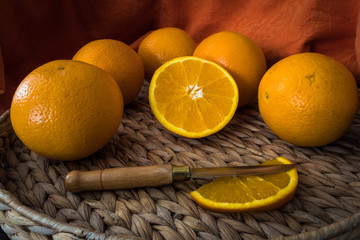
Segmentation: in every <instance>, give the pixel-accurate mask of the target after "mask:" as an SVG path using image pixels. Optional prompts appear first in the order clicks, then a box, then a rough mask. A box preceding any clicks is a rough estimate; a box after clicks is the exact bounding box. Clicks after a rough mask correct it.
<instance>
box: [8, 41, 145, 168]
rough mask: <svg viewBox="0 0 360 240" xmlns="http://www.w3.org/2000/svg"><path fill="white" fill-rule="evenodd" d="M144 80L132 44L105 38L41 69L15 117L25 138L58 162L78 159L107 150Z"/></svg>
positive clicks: (21, 92)
mask: <svg viewBox="0 0 360 240" xmlns="http://www.w3.org/2000/svg"><path fill="white" fill-rule="evenodd" d="M143 81H144V66H143V63H142V60H141V58H140V56H139V55H138V54H137V53H136V52H135V51H134V50H133V49H132V48H131V47H130V46H128V45H126V44H125V43H123V42H121V41H117V40H112V39H101V40H96V41H92V42H89V43H88V44H86V45H85V46H83V47H82V48H81V49H80V50H79V51H78V52H77V53H76V54H75V55H74V57H73V59H72V60H70V59H68V60H55V61H51V62H48V63H45V64H44V65H42V66H40V67H38V68H36V69H35V70H33V71H32V72H31V73H29V74H28V75H27V76H26V77H25V78H24V79H23V81H22V82H21V83H20V84H19V86H18V88H17V90H16V91H15V93H14V96H13V100H12V103H11V110H10V119H11V123H12V126H13V129H14V132H15V133H16V134H17V136H18V137H19V139H20V140H21V141H22V142H23V143H24V144H25V145H26V146H27V147H28V148H29V149H31V150H33V151H34V152H36V153H38V154H40V155H42V156H45V157H47V158H50V159H54V160H64V161H65V160H67V161H70V160H77V159H81V158H84V157H87V156H89V155H91V154H93V153H95V152H97V151H98V150H100V149H101V148H102V147H103V146H105V145H106V144H107V143H108V142H109V141H110V140H111V138H112V137H113V136H114V134H115V133H116V131H117V129H118V127H119V125H120V124H121V120H122V115H123V108H124V104H127V103H130V102H131V101H133V100H134V99H135V97H136V96H137V95H138V93H139V91H140V89H141V87H142V84H143Z"/></svg>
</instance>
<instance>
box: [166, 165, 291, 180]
mask: <svg viewBox="0 0 360 240" xmlns="http://www.w3.org/2000/svg"><path fill="white" fill-rule="evenodd" d="M295 166H296V164H279V165H256V166H240V167H214V168H190V167H189V166H173V168H172V171H173V181H186V180H189V179H191V178H211V177H222V176H241V175H261V174H271V173H278V172H284V171H288V170H290V169H292V168H294V167H295Z"/></svg>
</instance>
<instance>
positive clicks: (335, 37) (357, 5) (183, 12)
mask: <svg viewBox="0 0 360 240" xmlns="http://www.w3.org/2000/svg"><path fill="white" fill-rule="evenodd" d="M359 10H360V1H358V0H346V1H338V0H302V1H298V0H266V1H264V0H230V1H223V0H196V1H193V0H182V1H177V0H158V1H156V0H101V1H99V0H95V1H81V0H62V1H46V0H42V1H33V0H3V1H1V2H0V113H3V112H4V111H5V110H7V109H9V107H10V102H11V98H12V95H13V93H14V91H15V89H16V87H17V85H18V84H19V82H20V81H21V80H22V79H23V78H24V77H25V76H26V75H27V74H28V73H29V72H30V71H31V70H33V69H34V68H36V67H38V66H39V65H41V64H44V63H46V62H47V61H50V60H55V59H66V58H71V57H72V56H73V55H74V53H75V52H76V51H77V50H78V49H79V48H80V47H81V46H83V45H84V44H86V43H87V42H89V41H91V40H95V39H100V38H112V39H118V40H120V41H123V42H125V43H127V44H131V46H132V47H134V48H135V49H136V48H137V46H138V44H139V43H140V41H141V39H142V37H143V36H144V35H146V34H147V33H148V32H149V31H152V30H155V29H158V28H161V27H168V26H173V27H179V28H182V29H184V30H185V31H187V32H188V33H189V34H190V35H191V36H192V37H193V38H194V40H195V41H196V42H200V41H201V40H202V39H204V38H205V37H207V36H209V35H210V34H212V33H215V32H218V31H222V30H232V31H237V32H240V33H243V34H245V35H247V36H248V37H250V38H251V39H253V40H254V41H255V42H256V43H257V44H258V45H259V46H260V47H261V48H262V50H263V51H264V53H265V56H266V59H267V62H268V65H269V66H270V65H272V64H273V63H275V62H276V61H278V60H280V59H282V58H284V57H286V56H289V55H292V54H295V53H299V52H305V51H313V52H319V53H323V54H326V55H328V56H331V57H333V58H334V59H336V60H338V61H340V62H342V63H343V64H344V65H345V66H347V67H348V68H349V69H350V70H351V71H352V73H353V74H354V76H355V77H356V78H357V80H358V82H359V79H360V70H359V62H360V19H359Z"/></svg>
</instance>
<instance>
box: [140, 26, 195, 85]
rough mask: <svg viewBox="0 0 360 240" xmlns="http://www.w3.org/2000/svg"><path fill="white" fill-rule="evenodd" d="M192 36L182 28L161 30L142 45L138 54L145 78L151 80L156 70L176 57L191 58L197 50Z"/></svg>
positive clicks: (145, 39) (149, 36)
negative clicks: (142, 64)
mask: <svg viewBox="0 0 360 240" xmlns="http://www.w3.org/2000/svg"><path fill="white" fill-rule="evenodd" d="M195 46H196V45H195V42H194V40H193V39H192V38H191V36H190V35H189V34H188V33H187V32H185V31H184V30H182V29H180V28H175V27H166V28H160V29H157V30H155V31H153V32H151V33H150V34H149V35H147V36H146V37H145V38H144V39H143V40H142V41H141V43H140V45H139V48H138V54H139V55H140V57H141V59H142V60H143V63H144V68H145V78H146V79H147V80H149V81H150V80H151V77H152V75H153V74H154V72H155V70H156V69H158V68H159V67H160V66H161V65H162V64H164V63H165V62H167V61H169V60H171V59H174V58H176V57H183V56H191V55H192V54H193V52H194V49H195Z"/></svg>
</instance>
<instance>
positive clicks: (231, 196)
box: [190, 157, 298, 212]
mask: <svg viewBox="0 0 360 240" xmlns="http://www.w3.org/2000/svg"><path fill="white" fill-rule="evenodd" d="M291 163H292V162H291V161H289V160H288V159H286V158H284V157H278V158H276V159H273V160H268V161H265V162H263V163H262V164H291ZM297 184H298V174H297V170H296V168H292V169H290V170H288V171H286V172H279V173H273V174H266V175H248V176H237V177H219V178H216V179H215V180H214V181H212V182H210V183H208V184H205V185H203V186H201V187H200V188H199V189H197V190H195V191H193V192H191V193H190V196H191V197H192V199H193V200H194V201H195V202H196V203H197V204H199V205H200V206H202V207H203V208H205V209H209V210H212V211H216V212H252V211H268V210H274V209H277V208H279V207H281V206H283V205H284V204H286V203H287V202H289V201H290V200H291V199H292V198H293V196H294V194H295V191H296V187H297Z"/></svg>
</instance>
